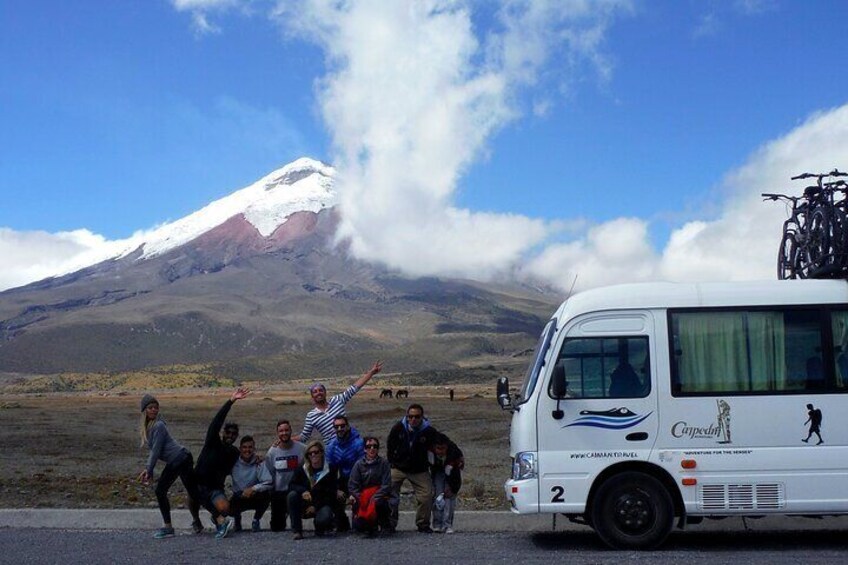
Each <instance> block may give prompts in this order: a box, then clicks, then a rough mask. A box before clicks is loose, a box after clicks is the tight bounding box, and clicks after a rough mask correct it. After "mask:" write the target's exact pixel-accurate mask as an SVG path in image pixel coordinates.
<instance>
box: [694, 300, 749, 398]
mask: <svg viewBox="0 0 848 565" xmlns="http://www.w3.org/2000/svg"><path fill="white" fill-rule="evenodd" d="M678 332H679V334H678V337H679V346H680V365H679V366H680V387H681V392H684V393H687V392H709V391H733V390H738V389H739V387H740V386H741V384H742V379H741V377H742V375H744V374H746V373H747V356H746V352H745V341H744V339H742V338H743V337H744V333H743V324H742V316H741V315H740V314H738V313H735V312H718V313H711V314H681V315H680V316H679V318H678Z"/></svg>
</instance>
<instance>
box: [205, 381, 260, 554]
mask: <svg viewBox="0 0 848 565" xmlns="http://www.w3.org/2000/svg"><path fill="white" fill-rule="evenodd" d="M249 393H250V390H248V389H246V388H243V387H239V388H238V389H236V391H235V392H234V393H233V394H232V396H231V397H230V399H229V400H228V401H226V402H225V403H224V405H223V406H221V409H220V410H218V413H217V414H215V417H214V418H213V419H212V422H211V423H210V424H209V429H208V430H206V440H205V441H204V443H203V449H202V450H201V451H200V455H198V457H197V465H196V466H195V468H194V474H195V476H196V477H197V492H198V494H199V498H200V500H199V501H198V502H200V503H201V504H203V506H204V507H205V508H206V509H207V510H208V511H209V513H210V514H212V518H213V519H214V520H215V523H216V524H217V528H216V529H217V532H216V534H215V537H216V538H218V539H222V538H225V537H227V536H228V535H229V534H230V532H231V531H232V530H233V528H234V527H235V520H234V519H233V518H232V516H230V515H229V514H230V501H229V499H228V498H227V495H226V494H225V493H224V481H225V480H226V478H227V475H229V474H230V473H231V472H232V469H233V465H235V463H236V461H237V460H238V458H239V450H238V448H236V447H235V446H234V445H233V444H234V443H235V441H236V439H238V435H239V428H238V424H236V423H234V422H227V423H226V424H224V421H225V419H226V418H227V414H228V413H229V412H230V408H232V406H233V404H235V403H236V401H238V400H241V399H242V398H244V397H246V396H247V395H248V394H249ZM221 428H223V431H221Z"/></svg>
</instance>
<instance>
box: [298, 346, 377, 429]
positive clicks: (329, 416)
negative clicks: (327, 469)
mask: <svg viewBox="0 0 848 565" xmlns="http://www.w3.org/2000/svg"><path fill="white" fill-rule="evenodd" d="M382 369H383V362H382V361H377V362H376V363H374V366H373V367H371V368H370V369H369V370H368V371H367V372H366V373H365V374H364V375H362V376H361V377H359V379H357V380H356V382H355V383H353V384H352V385H350V386H349V387H347V389H345V390H344V391H343V392H341V393H339V394H337V395H335V396H333V397H332V398H330V400H329V401H328V400H327V387H325V386H324V385H323V384H321V383H315V384H313V385H312V386H311V387H309V394H311V395H312V405H313V408H312V410H310V411H309V413H307V414H306V420H305V421H304V422H303V431H302V432H300V436H299V437H297V438H295V439H296V440H297V441H300V442H301V443H306V442H307V441H309V438H311V437H312V432H313V431H314V430H318V433H320V434H321V437H322V438H323V440H324V443H325V444H326V443H329V442H330V441H331V440H333V439H335V437H336V431H335V429H333V420H334V419H335V418H336V416H344V415H345V405H346V404H347V403H348V402H349V401H350V399H351V398H353V395H354V394H356V393H357V392H359V389H361V388H362V387H363V386H365V384H366V383H367V382H368V381H370V380H371V377H373V376H374V375H376V374H377V373H379V372H380V371H381V370H382Z"/></svg>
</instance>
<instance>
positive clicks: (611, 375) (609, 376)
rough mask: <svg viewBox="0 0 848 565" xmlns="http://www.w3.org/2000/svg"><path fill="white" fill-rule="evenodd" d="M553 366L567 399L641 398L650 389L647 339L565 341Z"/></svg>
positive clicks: (607, 338)
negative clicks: (560, 369)
mask: <svg viewBox="0 0 848 565" xmlns="http://www.w3.org/2000/svg"><path fill="white" fill-rule="evenodd" d="M557 363H559V364H562V365H563V366H564V367H565V375H566V380H567V381H568V389H567V390H568V397H569V398H641V397H644V396H647V395H648V393H649V392H650V390H651V374H650V360H649V357H648V338H647V337H614V338H609V337H604V338H571V339H567V340H565V343H563V346H562V350H560V353H559V356H558V358H557ZM549 393H550V391H549Z"/></svg>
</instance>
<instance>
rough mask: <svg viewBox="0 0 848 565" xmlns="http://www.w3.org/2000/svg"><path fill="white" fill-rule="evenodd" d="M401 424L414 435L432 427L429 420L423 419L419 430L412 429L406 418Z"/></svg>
mask: <svg viewBox="0 0 848 565" xmlns="http://www.w3.org/2000/svg"><path fill="white" fill-rule="evenodd" d="M401 423H402V424H403V427H404V428H406V430H407V431H409V432H412V433H420V432H423V431H424V430H426V429H427V428H429V427H430V420H429V419H428V418H423V419H422V420H421V425H420V426H418V429H412V428H411V427H409V422H408V421H407V419H406V416H404V417H403V419H402V420H401Z"/></svg>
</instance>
